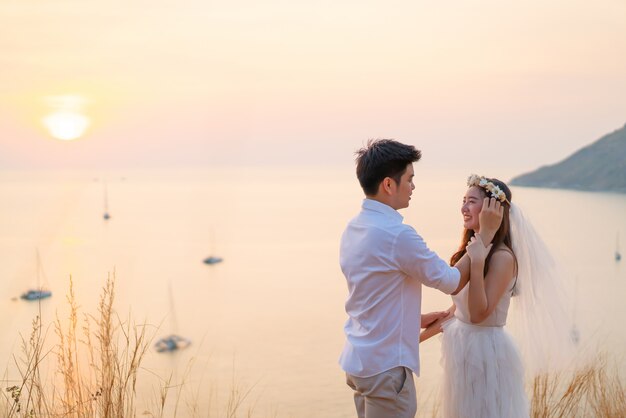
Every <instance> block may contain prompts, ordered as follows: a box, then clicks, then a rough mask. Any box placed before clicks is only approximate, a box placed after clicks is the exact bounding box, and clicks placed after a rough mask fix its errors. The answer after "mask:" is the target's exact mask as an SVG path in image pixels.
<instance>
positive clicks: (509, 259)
mask: <svg viewBox="0 0 626 418" xmlns="http://www.w3.org/2000/svg"><path fill="white" fill-rule="evenodd" d="M491 263H493V264H496V263H497V264H499V265H501V266H507V265H508V266H513V268H516V261H515V253H513V250H511V249H510V248H509V247H507V246H506V245H505V244H500V245H498V246H497V247H496V249H495V250H494V251H493V253H492V255H491ZM509 268H510V267H509Z"/></svg>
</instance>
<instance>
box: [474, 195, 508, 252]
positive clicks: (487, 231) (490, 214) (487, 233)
mask: <svg viewBox="0 0 626 418" xmlns="http://www.w3.org/2000/svg"><path fill="white" fill-rule="evenodd" d="M503 214H504V208H503V207H502V204H501V203H500V201H499V200H497V199H496V198H495V197H492V198H489V197H486V198H485V199H484V200H483V208H482V209H481V211H480V214H479V215H478V222H479V223H480V235H481V236H482V239H483V242H484V243H485V244H487V245H488V244H489V243H490V242H491V240H492V239H493V237H494V236H495V235H496V232H497V231H498V228H500V224H501V223H502V215H503Z"/></svg>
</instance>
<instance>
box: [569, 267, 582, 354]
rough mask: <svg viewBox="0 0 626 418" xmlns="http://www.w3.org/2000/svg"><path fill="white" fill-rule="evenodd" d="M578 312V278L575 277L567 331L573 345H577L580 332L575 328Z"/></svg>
mask: <svg viewBox="0 0 626 418" xmlns="http://www.w3.org/2000/svg"><path fill="white" fill-rule="evenodd" d="M577 311H578V276H576V282H575V288H574V310H573V314H572V327H571V328H570V330H569V337H570V340H571V341H572V343H573V344H574V345H578V343H579V342H580V331H579V330H578V327H577V326H576V322H577V321H576V312H577Z"/></svg>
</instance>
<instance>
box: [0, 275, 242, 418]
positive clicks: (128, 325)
mask: <svg viewBox="0 0 626 418" xmlns="http://www.w3.org/2000/svg"><path fill="white" fill-rule="evenodd" d="M114 290H115V275H113V276H112V277H108V278H107V281H106V284H105V286H104V287H103V289H102V293H101V296H100V300H99V304H98V309H97V314H96V315H89V314H83V315H82V320H79V307H78V304H77V301H76V297H75V294H74V287H73V282H72V279H71V277H70V288H69V294H68V295H67V305H68V307H69V317H68V321H62V320H61V319H60V318H59V317H58V315H57V317H56V319H55V321H54V335H55V336H56V341H55V343H54V344H53V345H52V347H51V348H47V346H48V345H49V343H47V342H46V337H47V332H44V330H43V325H42V320H41V311H40V313H39V315H38V316H37V317H36V318H35V319H34V320H33V322H32V330H31V334H30V336H29V338H28V339H25V338H22V347H21V357H20V358H15V359H14V360H15V365H16V369H17V372H18V374H19V378H18V379H15V380H9V379H8V378H6V379H5V382H7V383H6V385H3V386H4V388H3V390H2V391H1V395H0V416H3V417H10V418H13V417H15V418H18V417H19V418H22V417H54V418H61V417H63V418H119V417H135V416H138V415H143V416H151V417H164V416H168V417H172V416H173V417H176V416H178V414H179V413H180V411H179V409H180V408H179V407H180V405H179V403H180V400H181V399H182V398H183V389H184V388H186V386H187V385H186V378H187V377H188V375H189V372H190V370H191V367H192V365H193V360H192V361H191V362H190V363H189V366H188V367H187V369H186V371H185V373H184V375H183V377H182V381H181V382H180V383H176V384H174V383H173V382H172V376H171V375H170V376H169V377H168V378H167V379H160V382H161V383H160V388H159V390H158V392H159V394H158V399H157V400H156V402H154V403H153V405H152V408H150V409H151V410H142V411H140V412H139V413H138V411H137V405H136V404H137V382H138V379H139V378H140V376H141V373H140V372H146V370H143V368H142V362H143V360H144V358H145V355H146V353H147V351H148V349H149V347H150V345H151V343H152V339H153V337H154V335H148V334H147V330H148V329H149V328H148V326H147V325H146V324H140V325H137V324H134V323H133V322H132V321H131V318H130V317H129V318H126V319H125V320H122V319H121V318H120V317H119V316H118V315H117V314H116V312H115V310H114V300H115V291H114ZM64 323H66V324H67V325H66V326H64V325H63V324H64ZM50 365H55V370H54V371H53V372H52V376H51V377H44V376H45V375H46V374H47V370H48V369H50V368H51V366H50ZM148 373H149V372H148ZM144 374H146V373H144ZM8 382H12V383H15V384H9V383H8ZM172 390H174V394H173V395H170V393H171V392H172ZM251 390H252V387H250V388H246V387H244V386H241V385H239V384H237V383H236V382H235V381H234V380H233V386H232V388H231V392H230V394H229V399H228V403H227V405H226V410H225V411H223V412H222V413H216V414H215V415H214V414H213V413H212V411H200V408H199V407H198V399H199V398H200V397H201V396H202V394H200V392H199V389H198V390H197V391H196V392H195V393H194V394H193V395H192V399H191V401H190V402H188V403H187V405H186V409H187V411H186V413H185V414H183V416H191V417H200V416H203V417H211V416H224V415H225V416H227V417H229V418H236V417H238V416H239V410H240V409H241V408H242V405H243V403H244V401H245V400H246V398H248V396H249V395H250V392H251ZM208 395H209V399H211V398H212V394H208ZM172 396H173V398H172ZM168 405H169V407H168ZM166 410H167V412H166ZM252 412H253V411H252V408H248V410H247V411H246V412H244V415H245V416H247V417H250V416H252V415H253V414H252Z"/></svg>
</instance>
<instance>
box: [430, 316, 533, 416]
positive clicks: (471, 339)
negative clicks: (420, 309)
mask: <svg viewBox="0 0 626 418" xmlns="http://www.w3.org/2000/svg"><path fill="white" fill-rule="evenodd" d="M443 329H444V331H443V336H442V341H441V352H442V358H441V365H442V366H443V369H444V382H443V393H442V395H443V396H442V410H443V416H444V417H445V418H518V417H519V418H528V416H529V411H528V408H529V406H528V400H527V398H526V394H525V392H524V369H523V367H522V361H521V358H520V354H519V351H518V349H517V347H516V346H515V343H514V342H513V340H512V339H511V337H510V336H509V335H508V334H507V333H506V331H505V330H504V329H503V328H502V327H480V326H476V325H471V324H466V323H464V322H461V321H459V320H458V319H456V318H453V319H452V320H450V321H448V322H447V323H445V324H444V327H443Z"/></svg>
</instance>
